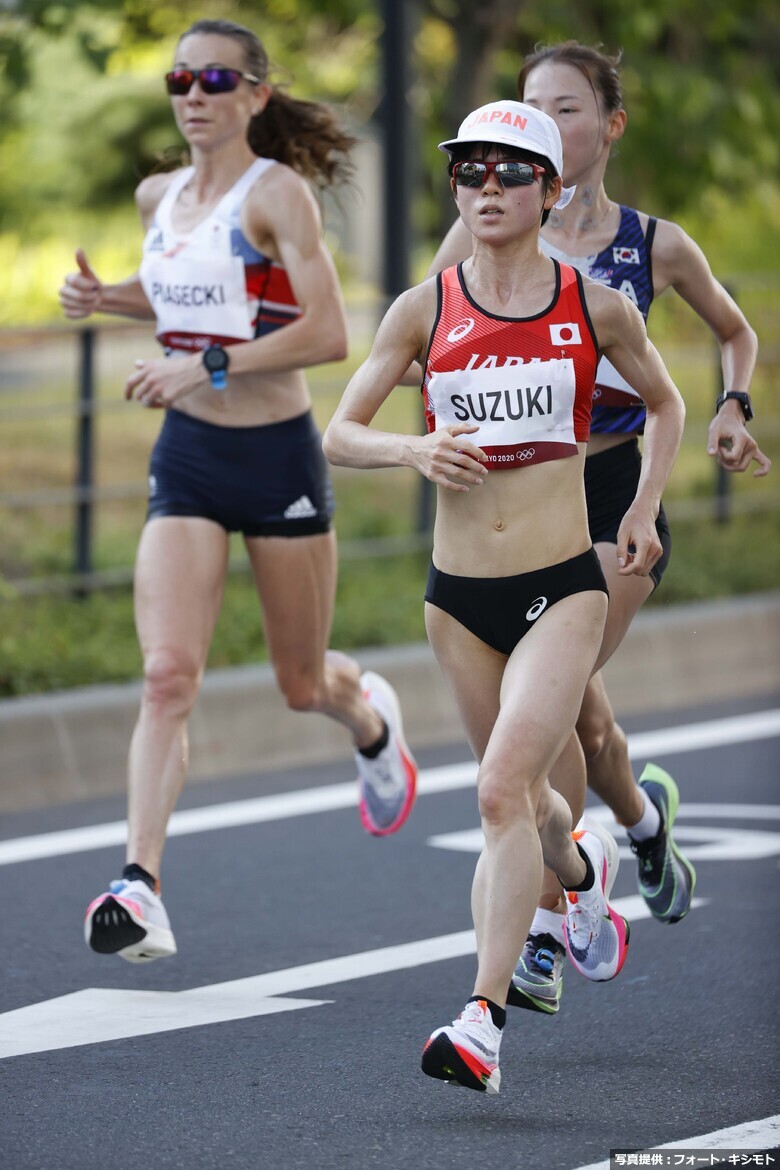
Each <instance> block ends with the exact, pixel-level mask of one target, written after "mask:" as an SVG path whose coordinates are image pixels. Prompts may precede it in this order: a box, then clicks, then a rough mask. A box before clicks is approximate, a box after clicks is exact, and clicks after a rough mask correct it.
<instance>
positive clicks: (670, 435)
mask: <svg viewBox="0 0 780 1170" xmlns="http://www.w3.org/2000/svg"><path fill="white" fill-rule="evenodd" d="M584 285H585V296H586V301H587V305H588V310H589V312H590V315H591V320H592V321H593V327H594V329H595V332H596V337H597V338H598V342H599V347H600V350H601V352H603V353H604V354H605V356H606V357H607V358H608V359H609V360H610V361H611V362H612V363H613V365H614V366H615V368H616V369H617V370H618V371H619V373H621V374H622V375H623V377H624V378H625V379H626V381H627V382H628V383H629V385H631V386H633V388H634V389H635V390H636V392H637V394H639V395H640V396H641V398H642V399H643V400H644V403H645V406H646V407H647V423H646V425H645V434H644V441H643V446H642V471H641V474H640V478H639V485H638V488H637V493H636V496H635V498H634V502H633V503H632V505H631V507H630V508H629V509H628V511H627V512H626V514H625V516H624V518H623V521H622V523H621V525H620V530H619V532H618V540H617V558H618V565H619V571H620V572H621V573H623V574H625V575H628V574H632V573H635V574H637V575H639V576H647V574H648V573H649V572H650V570H651V569H652V567H653V565H654V564H655V562H656V561H657V560H658V558H659V557H660V556H661V552H662V549H661V543H660V541H659V539H658V534H657V532H656V530H655V520H656V517H657V515H658V509H659V507H660V504H661V493H662V492H663V490H664V487H665V486H666V481H667V480H668V478H669V475H670V473H671V470H672V467H673V466H674V461H675V459H676V457H677V452H678V450H679V447H680V440H681V438H682V432H683V425H684V422H685V405H684V403H683V400H682V397H681V395H680V392H679V390H678V389H677V387H676V386H675V384H674V382H673V381H672V379H671V378H670V377H669V373H668V371H667V369H666V366H665V365H664V364H663V362H662V361H661V357H660V355H659V353H658V350H657V349H656V348H655V346H654V345H653V344H652V342H651V341H650V340H649V338H648V336H647V331H646V329H645V323H644V321H643V319H642V315H641V313H640V312H639V310H638V309H637V308H636V306H635V305H634V304H633V302H632V301H631V300H629V298H628V297H627V296H625V295H624V294H623V293H621V292H617V291H616V290H615V289H611V288H607V287H606V286H604V285H600V284H598V283H596V282H595V281H592V280H585V281H584ZM629 545H631V546H633V549H634V551H633V554H632V553H630V552H629Z"/></svg>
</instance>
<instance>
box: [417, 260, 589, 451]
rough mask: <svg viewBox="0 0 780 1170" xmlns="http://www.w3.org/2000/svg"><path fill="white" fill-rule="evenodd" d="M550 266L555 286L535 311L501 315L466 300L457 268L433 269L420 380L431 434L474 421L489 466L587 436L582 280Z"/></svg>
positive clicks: (569, 446)
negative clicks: (433, 295) (433, 309)
mask: <svg viewBox="0 0 780 1170" xmlns="http://www.w3.org/2000/svg"><path fill="white" fill-rule="evenodd" d="M553 263H554V264H555V292H554V294H553V298H552V301H551V303H550V305H549V306H548V307H547V308H546V309H544V310H543V311H542V312H541V313H538V314H537V315H536V316H535V317H499V316H496V315H495V314H493V313H488V312H486V311H485V310H484V309H482V308H480V306H479V305H478V304H477V303H476V301H474V300H473V299H472V297H471V296H470V294H469V291H468V289H467V288H466V285H465V282H464V279H463V271H462V268H463V266H462V265H461V264H458V265H457V266H456V267H453V268H447V269H445V270H444V271H443V272H441V273H439V275H438V277H437V285H438V298H439V303H438V309H437V313H436V321H435V322H434V326H433V329H432V331H431V340H430V343H429V346H428V357H427V360H426V363H425V372H424V378H423V387H422V390H423V396H424V402H425V419H426V425H427V428H428V431H429V433H430V432H431V431H434V430H436V429H438V428H439V427H442V426H447V425H449V424H450V423H458V422H465V423H472V424H473V425H475V426H478V427H479V430H478V431H475V432H474V434H471V435H469V436H468V439H469V441H470V442H472V443H475V444H476V445H477V446H478V447H481V448H482V450H483V451H484V452H485V454H486V455H487V457H488V463H487V466H488V467H489V468H491V469H503V468H509V467H528V466H530V465H531V464H533V463H545V462H547V461H548V460H551V459H563V458H566V457H567V456H569V455H576V454H577V443H578V442H587V440H588V437H589V434H590V411H591V403H592V400H593V386H594V382H595V376H596V367H597V365H598V343H597V341H596V337H595V334H594V332H593V326H592V324H591V320H590V316H589V314H588V310H587V307H586V305H585V296H584V292H583V287H582V278H581V277H580V275H579V273H578V272H576V271H575V270H574V269H573V268H570V267H569V266H568V265H566V264H559V263H558V262H557V261H553Z"/></svg>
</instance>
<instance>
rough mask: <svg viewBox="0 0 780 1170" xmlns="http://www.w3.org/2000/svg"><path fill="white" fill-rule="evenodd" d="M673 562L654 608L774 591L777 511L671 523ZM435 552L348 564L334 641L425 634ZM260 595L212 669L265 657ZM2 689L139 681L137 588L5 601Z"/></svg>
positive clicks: (241, 595) (224, 634)
mask: <svg viewBox="0 0 780 1170" xmlns="http://www.w3.org/2000/svg"><path fill="white" fill-rule="evenodd" d="M672 528H673V539H674V548H673V553H672V560H671V563H670V566H669V568H668V569H667V572H666V575H665V576H664V579H663V582H662V585H661V587H660V589H658V590H657V592H656V593H654V594H653V596H652V597H651V599H650V601H649V602H648V605H649V606H652V607H657V606H664V605H670V604H673V603H676V602H683V601H695V600H701V599H706V598H715V597H729V596H732V595H735V594H743V593H749V592H752V591H755V590H764V589H775V588H777V583H778V579H780V572H779V571H780V551H779V550H780V540H779V539H778V537H780V531H779V529H780V521H779V520H778V516H777V514H776V513H770V514H763V515H761V514H760V515H755V516H742V517H738V518H736V519H735V520H733V521H732V522H730V523H728V524H716V523H715V522H713V521H697V522H696V523H693V522H679V523H676V524H673V525H672ZM427 569H428V555H427V553H417V554H406V555H402V556H395V557H389V558H381V559H379V558H373V559H359V560H347V561H342V564H341V568H340V576H339V587H338V595H337V601H336V612H335V618H334V624H333V636H332V639H331V645H332V646H334V647H336V648H338V649H343V650H357V649H359V648H360V647H365V646H382V645H398V644H403V643H407V642H418V641H422V640H424V638H425V629H424V625H423V601H422V598H423V592H424V588H425V579H426V575H427ZM266 657H267V655H266V647H265V640H264V637H263V627H262V620H261V615H260V609H259V605H258V601H257V598H256V595H255V592H254V588H253V586H252V583H251V580H250V578H249V575H248V573H247V572H243V571H239V572H236V573H234V574H233V575H231V577H230V580H229V582H228V586H227V590H226V593H225V600H224V604H223V607H222V612H221V614H220V618H219V621H218V623H217V629H216V631H215V636H214V641H213V644H212V650H211V656H210V659H209V666H210V667H211V668H214V667H224V666H239V665H242V664H247V663H257V662H263V661H265V660H266ZM0 664H1V665H0V695H1V696H6V697H7V696H11V695H23V694H31V693H35V692H41V691H49V690H56V689H60V688H66V687H76V686H86V685H91V684H97V683H110V682H124V681H128V680H131V679H135V678H137V677H138V676H139V673H140V670H141V658H140V654H139V651H138V647H137V644H136V639H135V632H134V627H133V612H132V596H131V592H130V590H129V589H124V588H123V589H115V590H110V591H106V592H102V593H95V594H93V595H92V596H90V597H88V598H86V599H84V600H73V599H71V598H68V597H51V596H47V597H37V598H27V599H21V600H18V601H15V602H13V603H12V604H7V603H6V604H3V605H0Z"/></svg>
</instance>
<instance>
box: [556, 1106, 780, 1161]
mask: <svg viewBox="0 0 780 1170" xmlns="http://www.w3.org/2000/svg"><path fill="white" fill-rule="evenodd" d="M778 1138H780V1114H775V1115H774V1116H773V1117H763V1118H762V1119H761V1120H760V1121H745V1122H743V1124H742V1125H730V1126H729V1127H728V1129H715V1130H713V1131H712V1133H700V1134H697V1135H696V1137H689V1138H683V1139H682V1140H681V1141H678V1142H665V1143H664V1144H663V1145H662V1146H650V1147H648V1148H647V1149H644V1150H642V1151H641V1153H643V1154H646V1153H649V1152H651V1151H652V1150H702V1151H706V1152H707V1153H709V1152H710V1151H711V1150H767V1149H773V1148H774V1147H775V1146H776V1145H777V1144H778ZM716 1165H717V1163H716ZM576 1170H610V1161H609V1158H607V1159H606V1161H604V1162H590V1163H589V1164H588V1165H587V1166H578V1167H577V1168H576Z"/></svg>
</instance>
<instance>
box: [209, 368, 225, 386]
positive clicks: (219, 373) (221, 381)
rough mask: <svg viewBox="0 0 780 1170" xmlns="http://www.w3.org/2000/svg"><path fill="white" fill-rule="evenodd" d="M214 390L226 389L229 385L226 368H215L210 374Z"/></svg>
mask: <svg viewBox="0 0 780 1170" xmlns="http://www.w3.org/2000/svg"><path fill="white" fill-rule="evenodd" d="M210 377H211V388H212V390H224V389H225V387H226V386H227V373H226V372H225V370H214V371H212V373H211V374H210Z"/></svg>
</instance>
